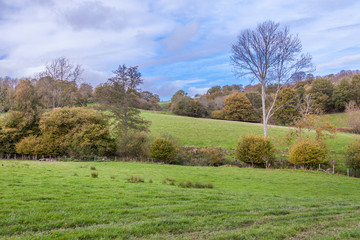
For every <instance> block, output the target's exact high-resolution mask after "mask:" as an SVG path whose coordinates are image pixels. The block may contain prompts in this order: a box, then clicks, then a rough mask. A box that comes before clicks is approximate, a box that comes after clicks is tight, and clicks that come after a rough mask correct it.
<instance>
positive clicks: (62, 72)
mask: <svg viewBox="0 0 360 240" xmlns="http://www.w3.org/2000/svg"><path fill="white" fill-rule="evenodd" d="M83 72H84V70H83V68H82V67H81V65H79V64H77V65H73V64H72V63H70V61H69V59H67V58H65V57H60V58H56V59H54V60H52V61H51V62H49V63H47V64H46V66H45V71H44V72H41V73H40V74H39V75H40V77H51V78H53V79H54V80H61V81H69V82H76V83H78V82H79V81H80V80H81V75H82V73H83Z"/></svg>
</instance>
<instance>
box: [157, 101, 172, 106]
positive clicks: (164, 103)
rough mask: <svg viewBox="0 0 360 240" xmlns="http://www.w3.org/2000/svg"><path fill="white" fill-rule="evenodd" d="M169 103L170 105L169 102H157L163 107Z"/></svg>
mask: <svg viewBox="0 0 360 240" xmlns="http://www.w3.org/2000/svg"><path fill="white" fill-rule="evenodd" d="M170 103H171V101H162V102H159V106H160V107H164V106H166V105H169V104H170Z"/></svg>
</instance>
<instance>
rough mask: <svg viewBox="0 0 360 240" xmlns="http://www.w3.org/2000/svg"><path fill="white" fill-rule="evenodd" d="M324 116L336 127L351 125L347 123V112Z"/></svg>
mask: <svg viewBox="0 0 360 240" xmlns="http://www.w3.org/2000/svg"><path fill="white" fill-rule="evenodd" d="M323 118H324V119H327V120H328V121H330V122H331V123H332V124H334V125H335V126H336V127H340V128H349V125H348V124H347V114H346V113H333V114H326V115H324V116H323Z"/></svg>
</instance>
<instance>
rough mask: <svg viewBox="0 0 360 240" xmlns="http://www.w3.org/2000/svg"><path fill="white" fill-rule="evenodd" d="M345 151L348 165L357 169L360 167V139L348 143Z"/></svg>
mask: <svg viewBox="0 0 360 240" xmlns="http://www.w3.org/2000/svg"><path fill="white" fill-rule="evenodd" d="M345 153H346V156H347V159H346V161H345V164H346V166H347V167H348V168H352V169H354V170H355V171H356V170H357V169H360V139H356V140H355V141H354V142H353V143H351V144H349V145H347V146H346V148H345Z"/></svg>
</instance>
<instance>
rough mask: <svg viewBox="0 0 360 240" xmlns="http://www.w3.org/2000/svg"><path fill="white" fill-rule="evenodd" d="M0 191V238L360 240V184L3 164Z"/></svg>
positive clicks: (283, 174) (301, 177)
mask: <svg viewBox="0 0 360 240" xmlns="http://www.w3.org/2000/svg"><path fill="white" fill-rule="evenodd" d="M91 168H93V169H91ZM94 168H95V169H94ZM93 172H96V173H97V174H98V177H97V178H92V177H91V173H93ZM131 175H137V176H139V177H142V178H143V179H144V182H137V183H132V182H129V181H128V180H127V179H128V178H129V177H130V176H131ZM167 178H168V179H173V181H174V185H170V184H169V182H167V184H164V183H163V181H164V179H167ZM150 180H151V182H150ZM180 181H183V182H185V181H192V182H193V183H195V182H200V183H211V184H213V186H214V188H202V189H198V188H180V187H178V186H177V185H178V183H179V182H180ZM0 186H1V188H0V237H1V239H9V238H11V239H40V238H41V239H89V238H97V239H108V238H119V239H286V238H287V239H310V238H311V239H359V238H360V224H359V222H360V203H359V197H360V191H359V189H360V180H359V179H356V178H348V177H345V176H341V175H332V174H326V173H322V172H313V171H303V170H265V169H248V168H231V167H218V168H215V167H185V166H175V165H159V164H151V163H130V162H91V163H90V162H85V163H84V162H35V161H15V160H11V161H5V160H2V161H0Z"/></svg>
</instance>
